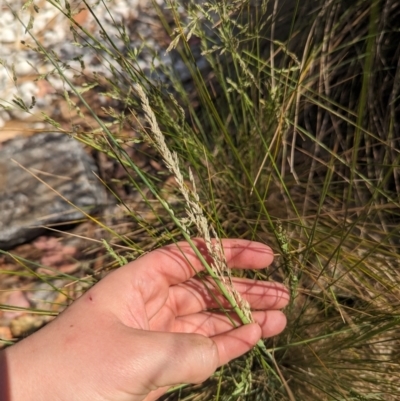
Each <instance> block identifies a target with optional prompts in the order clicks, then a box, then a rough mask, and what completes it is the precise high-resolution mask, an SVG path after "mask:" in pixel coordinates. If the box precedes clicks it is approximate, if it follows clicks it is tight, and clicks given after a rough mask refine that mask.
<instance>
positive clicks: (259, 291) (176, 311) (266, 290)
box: [168, 278, 289, 316]
mask: <svg viewBox="0 0 400 401" xmlns="http://www.w3.org/2000/svg"><path fill="white" fill-rule="evenodd" d="M232 282H233V285H234V287H235V289H236V290H237V291H238V292H239V293H240V294H241V295H242V297H243V298H244V299H245V300H246V301H247V302H248V303H249V304H250V307H251V308H252V309H282V308H284V307H285V306H286V305H287V304H288V302H289V292H288V290H287V289H286V288H285V287H284V286H283V285H282V284H279V283H274V282H266V281H259V280H251V279H244V278H233V279H232ZM168 307H169V308H170V309H171V312H172V314H173V315H174V316H184V315H189V314H193V313H197V312H201V311H203V310H206V309H214V308H220V307H224V308H229V307H230V304H229V302H228V301H227V300H226V299H225V298H224V297H223V296H222V295H221V294H220V292H218V291H217V290H216V289H215V286H214V285H212V284H210V283H209V280H200V279H192V280H190V281H187V282H186V283H183V284H178V285H176V286H173V287H171V288H170V291H169V299H168Z"/></svg>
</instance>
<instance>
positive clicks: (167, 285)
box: [0, 239, 289, 401]
mask: <svg viewBox="0 0 400 401" xmlns="http://www.w3.org/2000/svg"><path fill="white" fill-rule="evenodd" d="M195 243H196V245H197V247H198V248H199V249H200V251H201V252H202V253H203V254H204V255H207V252H206V251H205V247H204V243H203V242H202V241H201V240H195ZM223 247H224V252H225V255H226V259H227V262H228V265H229V267H231V268H235V269H261V268H265V267H266V266H268V265H269V264H270V263H271V262H272V260H273V254H272V251H271V249H270V248H269V247H267V246H266V245H264V244H261V243H257V242H251V241H245V240H233V239H228V240H223ZM208 261H209V262H211V260H210V258H208ZM202 270H203V267H202V265H201V263H200V261H199V260H198V258H197V257H196V256H195V255H194V252H193V251H192V249H191V248H190V246H189V245H188V244H187V243H179V244H177V245H171V246H167V247H164V248H161V249H159V250H156V251H153V252H151V253H148V254H146V255H145V256H143V257H141V258H139V259H137V260H136V261H134V262H132V263H129V264H128V265H126V266H124V267H122V268H120V269H118V270H116V271H115V272H113V273H111V274H109V275H108V276H107V277H105V278H104V279H103V280H101V281H100V282H99V283H98V284H96V285H95V286H93V287H92V288H91V289H90V290H89V291H87V292H86V293H85V294H84V295H83V296H82V297H81V298H79V299H78V300H77V301H75V302H74V303H73V304H72V305H71V306H70V307H69V308H67V309H66V310H65V311H64V312H63V313H61V314H60V316H59V317H58V318H57V319H55V320H54V321H53V322H51V323H50V324H48V325H47V326H46V327H44V328H43V329H41V330H39V331H38V332H36V333H35V334H33V335H31V336H30V337H28V338H26V339H24V340H23V341H20V342H19V343H18V344H16V345H14V346H12V347H9V348H7V349H6V350H5V351H3V352H2V353H0V369H2V375H1V377H2V381H3V382H2V383H1V382H0V389H1V388H2V389H3V394H1V391H0V399H1V400H7V401H22V400H24V401H36V400H37V401H47V400H49V401H50V400H51V401H74V400H79V401H86V400H88V401H89V400H90V401H106V400H109V401H111V400H112V401H128V400H129V401H139V400H146V401H150V400H156V399H157V398H158V397H160V396H161V395H162V394H163V393H165V391H166V390H167V389H168V388H169V387H171V386H174V385H178V384H182V383H200V382H202V381H204V380H206V379H207V378H208V377H209V376H210V375H212V374H213V372H214V371H215V370H216V369H217V368H218V367H219V366H221V365H223V364H226V363H227V362H229V361H230V360H232V359H234V358H236V357H238V356H240V355H242V354H244V353H246V352H247V351H249V350H250V349H251V348H252V347H253V346H254V345H255V344H256V342H257V341H258V340H259V339H260V338H265V337H270V336H274V335H276V334H278V333H280V332H281V331H282V330H283V329H284V327H285V325H286V318H285V316H284V314H283V313H282V312H281V311H280V309H282V308H284V307H285V306H286V305H287V303H288V300H289V295H288V291H287V290H286V289H285V288H284V287H283V286H282V285H280V284H278V283H272V282H264V281H257V280H249V279H233V283H234V286H235V288H236V289H237V290H238V291H239V292H240V293H241V294H242V296H243V297H244V298H245V299H246V300H247V301H248V302H249V304H250V305H251V308H252V309H253V310H254V312H253V317H254V320H255V323H252V324H248V325H245V326H240V327H237V328H234V327H233V326H232V323H231V322H230V321H229V319H228V318H227V317H226V316H225V315H223V314H219V313H216V312H212V311H211V310H210V309H215V308H217V307H218V303H217V301H216V300H215V298H214V297H212V296H211V295H210V292H209V291H207V290H206V289H205V286H204V283H202V282H201V281H200V280H199V279H197V278H194V277H193V276H194V275H195V272H196V271H197V272H199V271H202ZM208 287H210V288H211V289H212V288H213V287H212V284H211V283H209V284H208ZM212 292H213V293H214V294H215V296H216V297H217V298H218V300H219V301H220V302H221V303H222V304H223V305H224V306H226V307H228V304H227V302H226V301H225V300H224V299H223V298H222V297H221V296H219V295H218V292H217V291H216V290H212ZM232 318H233V320H235V321H237V322H238V319H237V317H236V316H235V315H234V314H232Z"/></svg>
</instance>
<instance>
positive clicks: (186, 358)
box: [142, 324, 261, 388]
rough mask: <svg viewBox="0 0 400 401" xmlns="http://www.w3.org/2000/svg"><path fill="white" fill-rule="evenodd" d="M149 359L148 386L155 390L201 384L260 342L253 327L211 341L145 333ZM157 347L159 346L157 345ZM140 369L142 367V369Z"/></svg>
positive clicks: (186, 336) (233, 331) (258, 333)
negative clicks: (153, 386)
mask: <svg viewBox="0 0 400 401" xmlns="http://www.w3.org/2000/svg"><path fill="white" fill-rule="evenodd" d="M157 336H162V337H160V339H159V341H152V344H153V347H152V349H153V352H152V358H147V363H148V364H149V365H151V369H150V366H149V367H146V366H145V367H146V368H148V371H150V372H154V375H153V377H152V378H151V383H152V384H153V385H156V386H157V387H158V388H163V387H165V386H173V385H177V384H182V383H201V382H203V381H204V380H206V379H207V378H208V377H210V376H211V375H212V374H213V373H214V372H215V370H216V369H217V368H218V367H219V366H221V365H223V364H225V363H228V362H229V361H230V360H232V359H233V358H236V357H238V356H240V355H242V354H244V353H245V352H247V351H249V350H250V349H251V348H252V347H253V346H254V345H255V344H256V343H257V341H258V340H259V339H260V338H261V329H260V326H258V325H257V324H249V325H246V326H242V327H239V328H238V329H235V330H231V331H230V332H228V333H225V334H222V335H218V336H215V337H213V338H212V339H210V338H208V337H205V336H202V335H198V334H177V333H173V334H168V335H167V334H166V333H156V332H149V333H148V336H147V338H148V339H149V340H150V339H152V340H154V338H155V337H157ZM157 344H159V345H157ZM142 368H143V367H142Z"/></svg>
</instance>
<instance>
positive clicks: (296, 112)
mask: <svg viewBox="0 0 400 401" xmlns="http://www.w3.org/2000/svg"><path fill="white" fill-rule="evenodd" d="M48 3H50V4H52V5H53V6H54V7H56V8H57V9H58V10H59V12H60V13H62V14H64V16H65V18H67V19H69V20H70V22H71V32H72V35H73V37H74V43H75V45H76V46H77V47H81V48H82V52H92V53H93V54H94V55H95V57H96V58H97V59H98V60H99V62H101V63H102V65H103V67H104V68H105V69H106V71H107V73H106V75H105V76H100V75H99V74H97V73H93V72H91V71H90V70H89V69H88V68H83V67H82V66H81V67H82V68H80V67H79V63H78V64H77V63H76V60H75V63H74V61H73V60H61V58H60V57H59V56H58V55H56V54H54V53H52V52H50V51H48V50H47V49H45V48H43V47H42V45H41V44H40V42H38V41H36V38H35V37H32V38H31V39H30V40H31V41H32V46H33V47H34V48H35V50H36V51H37V52H39V53H40V54H42V56H43V58H45V59H47V60H48V61H49V62H51V63H52V64H53V67H54V70H53V74H55V75H58V76H59V77H60V78H61V80H62V81H63V82H64V84H65V90H64V92H63V93H61V95H62V96H63V97H64V99H65V101H66V102H67V104H68V105H69V107H70V111H71V116H73V118H72V117H71V121H72V120H73V122H72V123H71V126H70V127H69V128H64V129H63V130H64V132H66V133H67V134H69V135H71V136H72V137H73V138H75V139H77V140H80V141H82V142H83V143H85V144H87V145H89V146H91V147H93V148H94V149H95V150H96V151H98V152H102V153H104V154H105V155H106V156H107V157H108V158H109V159H112V160H115V161H116V162H117V163H118V164H119V165H120V166H122V168H123V169H124V171H125V178H124V179H125V180H126V182H125V183H124V185H129V186H131V187H132V188H134V190H135V191H137V192H139V193H140V194H141V196H142V199H143V201H142V204H141V210H137V209H136V210H133V209H132V208H130V207H129V199H121V197H119V196H118V195H117V194H116V193H114V194H115V195H116V200H117V201H118V202H120V203H121V205H122V206H124V207H125V214H126V216H128V217H129V219H130V221H131V224H132V226H131V227H132V228H131V232H136V235H135V236H132V235H131V233H124V234H119V233H118V230H117V229H115V230H114V228H112V227H109V230H110V231H112V232H113V233H115V236H116V237H115V238H116V239H115V240H114V245H115V247H114V248H110V253H113V252H114V253H115V252H117V253H121V255H122V256H123V255H124V254H126V248H129V249H131V250H133V251H130V252H128V258H129V257H134V255H135V254H136V255H137V254H140V253H141V252H143V249H144V246H146V247H147V246H148V243H149V239H150V242H151V244H152V245H151V246H152V247H157V246H161V245H163V244H164V243H165V242H168V241H176V240H178V239H180V238H187V239H189V238H190V237H191V236H196V235H200V236H202V237H203V238H206V241H207V243H209V244H211V238H212V237H214V238H217V239H218V238H223V237H242V238H248V239H254V240H258V241H263V242H268V243H270V244H271V246H272V247H273V248H274V249H275V250H276V252H277V256H276V262H275V264H274V266H273V268H271V269H269V270H265V271H261V272H247V271H246V272H245V273H242V274H246V275H249V276H254V277H257V278H260V279H274V280H281V281H283V282H285V283H286V285H287V286H288V287H289V288H290V291H291V295H292V299H291V304H290V306H289V307H288V308H287V311H286V312H287V316H288V328H287V330H286V331H285V332H284V333H283V334H282V335H280V336H279V337H278V338H274V339H271V340H268V341H266V342H265V343H263V344H262V347H264V348H265V351H266V352H267V353H265V352H264V353H260V352H254V353H251V354H250V355H247V356H245V357H243V358H241V359H239V360H237V361H234V362H232V363H231V364H230V365H229V366H226V367H224V368H222V369H221V370H220V371H218V372H217V373H216V374H215V376H214V377H213V378H211V379H210V380H209V381H207V382H206V383H204V384H202V385H197V386H186V387H181V388H178V389H174V390H173V391H171V392H170V393H169V394H167V395H166V396H165V399H166V400H200V399H201V400H204V399H214V400H274V401H279V400H287V399H295V400H385V401H390V400H397V399H399V397H400V394H399V389H398V380H399V378H400V377H399V376H400V358H399V356H400V355H399V344H400V341H399V338H398V337H399V335H398V329H397V327H398V324H399V322H400V320H399V319H400V317H399V313H398V310H399V295H400V291H399V281H400V279H399V274H398V265H399V263H398V262H399V257H398V253H399V240H400V239H399V227H400V220H399V210H400V209H399V206H400V205H399V201H398V199H399V193H400V177H399V157H400V154H399V152H398V141H399V138H400V132H399V128H400V127H399V124H400V121H399V115H400V113H399V112H400V110H399V107H400V103H399V89H400V86H399V85H398V82H399V71H400V70H399V62H398V60H399V56H400V46H399V43H400V40H399V39H400V32H399V29H398V22H397V21H398V19H399V17H400V6H399V5H398V2H396V1H395V0H386V1H383V0H369V1H357V0H354V1H345V0H329V1H319V0H313V1H311V0H307V1H301V2H299V1H295V0H293V1H282V0H274V1H263V0H260V1H256V0H255V1H243V0H239V1H210V2H202V1H182V2H173V1H166V3H165V4H163V5H160V4H159V3H156V2H154V3H153V4H152V8H151V10H152V11H151V12H152V13H153V14H154V15H155V14H157V18H158V26H159V29H160V30H162V31H163V32H164V33H165V35H167V37H169V38H170V39H169V42H168V43H166V44H165V47H164V50H163V51H160V52H154V50H153V49H152V47H151V46H149V45H148V44H147V43H146V40H143V42H142V45H141V47H132V45H131V40H130V38H129V34H130V32H129V31H128V30H127V28H125V27H124V25H122V24H119V23H118V22H117V21H116V22H115V31H114V33H113V34H111V33H109V32H107V30H105V29H103V28H102V26H101V25H100V26H99V27H98V32H100V33H99V34H98V35H97V34H93V33H91V32H90V31H88V30H86V29H85V28H84V27H83V26H81V25H79V24H77V23H76V22H75V20H74V13H76V12H77V10H78V9H79V7H77V6H76V8H73V7H70V6H69V5H68V3H67V2H66V3H65V5H64V4H61V3H59V2H58V1H55V0H48ZM107 4H108V3H107V2H102V1H101V2H100V4H98V5H97V6H95V5H94V4H91V3H90V2H86V1H82V2H80V3H79V6H82V7H87V8H88V9H89V10H90V12H91V13H93V15H94V19H96V7H106V8H107ZM110 18H111V19H112V15H110ZM97 22H98V23H99V24H101V23H100V21H97ZM27 28H29V27H27ZM29 29H30V28H29ZM29 29H28V32H29ZM142 54H145V55H146V54H152V57H153V60H154V61H153V64H152V65H151V66H150V68H149V69H143V67H142V64H143V63H142V62H141V55H142ZM166 59H168V60H172V62H170V63H166V62H165V60H166ZM163 61H164V62H163ZM182 66H183V67H182ZM178 67H179V68H178ZM66 69H73V70H74V75H75V76H74V77H73V79H72V78H69V77H68V76H67V74H65V70H66ZM40 79H47V77H46V76H42V77H40ZM96 97H103V98H104V99H106V100H107V101H106V104H105V105H104V106H103V108H102V109H101V111H100V110H96V109H95V108H94V107H93V106H92V103H91V100H90V99H93V98H96ZM45 119H46V120H47V122H49V123H52V124H53V125H55V126H56V128H58V129H61V126H60V125H59V124H57V122H56V121H55V120H54V116H51V115H47V116H46V117H45ZM76 121H79V125H77V124H76ZM127 132H130V133H134V135H133V134H130V135H127V134H126V133H127ZM132 152H142V153H144V154H146V155H148V157H151V159H152V160H153V161H155V162H157V163H160V164H164V165H165V166H166V168H163V169H161V170H159V171H158V172H157V173H154V174H153V173H149V172H148V171H144V170H143V169H141V167H140V166H139V165H138V164H137V163H135V160H134V158H132V157H131V155H132ZM168 177H173V179H172V180H169V178H168ZM166 182H168V185H165V183H166ZM106 184H107V183H106ZM107 185H109V186H110V184H107ZM111 187H112V186H110V189H112V188H111ZM144 213H148V214H147V215H148V216H150V215H151V218H148V219H144V218H143V215H144ZM199 219H200V220H199ZM137 230H139V231H137ZM137 233H139V234H137ZM141 238H142V239H141ZM145 239H146V240H145ZM141 241H143V242H141ZM217 243H218V242H217ZM119 245H122V247H121V248H119V247H118V246H119ZM142 245H143V247H142ZM107 246H110V245H107ZM145 249H148V248H145ZM132 252H133V256H132ZM210 252H212V253H213V254H215V255H216V258H215V259H216V260H221V258H218V255H220V253H221V252H220V250H219V249H218V247H217V248H213V247H211V245H210ZM119 257H120V256H118V255H117V254H116V253H115V254H114V259H117V260H119V259H118V258H119ZM122 260H123V259H122ZM214 268H215V266H214V267H210V270H209V273H210V274H211V275H212V276H213V274H215V271H214V272H213V269H214ZM220 270H221V271H222V272H223V273H222V274H221V273H218V275H217V277H216V280H217V281H218V280H219V281H221V280H222V282H223V285H222V286H221V287H220V290H221V291H225V290H227V289H228V290H229V279H227V278H226V274H227V272H226V271H225V270H226V269H225V268H224V266H223V260H221V267H220ZM224 271H225V272H224ZM229 274H235V272H229ZM213 277H214V276H213ZM228 278H229V276H228ZM226 295H227V296H228V297H231V299H232V303H233V306H235V307H237V306H238V305H239V306H240V300H237V299H236V295H234V294H233V295H232V294H230V293H229V292H228V293H227V294H226ZM242 306H243V305H242ZM242 309H243V308H242ZM238 313H241V312H240V311H239V312H238Z"/></svg>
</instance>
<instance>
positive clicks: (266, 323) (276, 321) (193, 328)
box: [173, 310, 286, 338]
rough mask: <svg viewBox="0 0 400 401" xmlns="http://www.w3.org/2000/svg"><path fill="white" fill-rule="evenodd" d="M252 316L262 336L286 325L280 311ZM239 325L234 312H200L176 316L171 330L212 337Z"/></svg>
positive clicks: (258, 313)
mask: <svg viewBox="0 0 400 401" xmlns="http://www.w3.org/2000/svg"><path fill="white" fill-rule="evenodd" d="M252 316H253V319H254V321H255V322H256V323H257V324H258V325H259V326H260V327H261V332H262V334H261V336H262V337H263V338H269V337H273V336H276V335H277V334H279V333H281V332H282V331H283V330H284V328H285V327H286V316H285V315H284V314H283V313H282V312H281V311H274V310H273V311H256V312H253V313H252ZM241 325H242V323H241V321H240V319H239V318H238V317H237V315H235V314H230V315H229V317H228V316H227V315H226V314H222V313H212V312H202V313H196V314H193V315H189V316H185V317H181V318H177V319H176V320H175V325H174V328H173V331H175V332H181V333H197V334H202V335H204V336H206V337H214V336H216V335H220V334H223V333H227V332H229V331H231V330H232V329H233V328H234V327H238V326H241Z"/></svg>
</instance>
